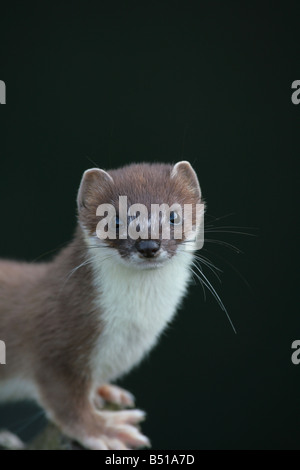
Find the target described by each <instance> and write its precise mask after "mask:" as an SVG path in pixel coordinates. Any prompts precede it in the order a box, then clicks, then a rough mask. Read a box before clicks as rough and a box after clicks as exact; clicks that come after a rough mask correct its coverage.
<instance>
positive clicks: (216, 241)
mask: <svg viewBox="0 0 300 470" xmlns="http://www.w3.org/2000/svg"><path fill="white" fill-rule="evenodd" d="M205 242H206V243H215V244H216V245H222V246H225V247H227V248H230V249H231V250H233V251H235V252H236V253H237V254H243V252H242V251H241V250H240V249H239V248H238V247H236V246H235V245H232V244H231V243H228V242H224V241H223V240H213V239H212V238H206V240H205Z"/></svg>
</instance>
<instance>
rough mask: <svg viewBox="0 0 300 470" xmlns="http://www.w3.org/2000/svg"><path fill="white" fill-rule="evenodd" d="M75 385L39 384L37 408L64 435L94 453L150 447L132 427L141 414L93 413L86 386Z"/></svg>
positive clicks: (44, 382) (143, 415) (142, 413)
mask: <svg viewBox="0 0 300 470" xmlns="http://www.w3.org/2000/svg"><path fill="white" fill-rule="evenodd" d="M60 379H61V378H60ZM75 382H76V383H72V384H71V383H70V382H62V380H60V381H59V380H54V381H53V382H48V383H46V381H45V380H44V381H43V383H41V384H40V391H41V395H40V396H41V405H42V406H43V408H44V409H45V410H46V411H47V414H48V417H49V418H50V420H51V421H53V422H55V423H56V424H57V426H58V427H59V428H60V429H61V431H62V432H63V433H64V434H66V435H67V436H68V437H70V438H71V439H75V440H76V441H78V442H79V443H80V444H82V445H83V446H84V447H86V448H88V449H94V450H107V449H109V450H122V449H135V448H140V447H148V446H150V443H149V440H148V438H147V437H146V436H144V435H143V434H142V433H141V432H140V430H139V429H138V428H137V426H136V425H137V424H139V423H140V422H141V421H143V420H144V419H145V413H144V412H143V411H141V410H137V409H134V410H120V411H108V410H97V409H96V407H95V406H94V404H93V403H92V401H91V393H90V387H89V386H88V384H86V385H84V384H83V383H82V382H81V383H80V382H78V383H77V381H75ZM54 384H55V386H54ZM108 387H110V386H108ZM110 396H112V395H111V394H110ZM122 399H123V400H124V398H122ZM127 401H128V398H127Z"/></svg>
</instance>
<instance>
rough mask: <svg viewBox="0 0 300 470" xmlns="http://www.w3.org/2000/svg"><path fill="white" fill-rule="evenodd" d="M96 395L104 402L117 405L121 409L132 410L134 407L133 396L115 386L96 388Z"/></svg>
mask: <svg viewBox="0 0 300 470" xmlns="http://www.w3.org/2000/svg"><path fill="white" fill-rule="evenodd" d="M97 392H98V395H99V396H100V398H102V399H103V400H104V401H106V402H108V403H113V404H115V405H119V406H120V407H122V408H127V407H128V408H132V407H133V406H134V402H135V399H134V396H133V395H132V394H131V393H130V392H127V390H124V389H123V388H121V387H117V386H116V385H110V384H105V385H102V386H101V387H99V388H98V390H97Z"/></svg>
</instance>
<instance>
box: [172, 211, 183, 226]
mask: <svg viewBox="0 0 300 470" xmlns="http://www.w3.org/2000/svg"><path fill="white" fill-rule="evenodd" d="M170 224H172V225H179V224H181V217H180V215H179V214H178V212H175V211H171V212H170Z"/></svg>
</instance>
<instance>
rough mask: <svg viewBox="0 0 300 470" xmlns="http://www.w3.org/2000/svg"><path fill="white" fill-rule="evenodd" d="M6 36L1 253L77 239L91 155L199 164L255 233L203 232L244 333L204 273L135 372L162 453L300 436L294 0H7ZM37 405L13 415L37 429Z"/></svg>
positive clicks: (0, 75)
mask: <svg viewBox="0 0 300 470" xmlns="http://www.w3.org/2000/svg"><path fill="white" fill-rule="evenodd" d="M0 38H1V55H0V79H2V80H4V81H5V82H6V85H7V105H6V106H1V115H0V119H1V121H0V125H1V127H0V155H1V157H0V201H1V219H0V224H1V235H0V240H1V242H0V256H2V257H10V258H18V259H26V260H34V259H35V258H37V257H38V256H40V255H41V254H43V253H45V252H47V251H49V250H52V249H54V248H56V247H57V246H58V245H60V244H62V243H64V242H66V241H67V240H68V239H70V238H71V236H72V231H73V229H74V226H75V198H76V191H77V187H78V185H79V181H80V178H81V174H82V172H83V171H84V170H85V169H86V168H88V167H91V166H94V164H93V163H91V161H89V159H91V160H93V161H95V162H96V163H97V164H98V165H99V166H100V167H103V168H105V169H109V168H115V167H118V166H120V165H122V164H125V163H130V162H140V161H162V162H176V161H178V160H180V159H187V160H189V161H190V162H191V163H192V164H193V165H194V167H195V169H196V170H197V173H198V175H199V179H200V183H201V186H202V190H203V193H204V196H205V198H206V200H207V204H208V214H210V215H213V216H216V217H221V216H225V215H227V214H231V213H233V215H231V216H230V217H228V218H224V220H223V219H222V220H220V221H219V222H217V223H216V225H218V226H222V225H225V226H228V225H233V226H236V225H237V226H247V227H256V228H258V236H257V237H255V238H251V237H246V236H241V235H240V236H238V235H233V234H232V235H226V234H221V233H220V234H218V235H215V234H210V235H209V237H210V238H211V239H219V240H223V241H227V242H229V243H233V244H235V245H238V246H239V247H240V248H241V249H242V251H243V252H244V254H243V255H242V254H240V255H237V254H235V253H234V252H232V251H231V250H227V249H225V248H224V247H221V246H219V245H217V244H215V243H213V242H209V241H208V240H207V243H206V245H205V248H206V249H208V250H210V254H209V256H211V258H212V260H213V261H214V262H215V263H216V265H217V266H219V267H220V268H222V269H223V270H224V274H223V275H222V285H219V286H218V282H217V280H216V279H214V281H213V282H214V285H215V287H218V292H219V294H220V296H221V297H222V299H223V301H224V303H225V305H226V306H227V308H228V310H229V312H230V315H231V317H232V320H233V322H234V324H235V326H236V328H237V330H238V335H237V336H235V335H234V334H233V331H232V330H231V328H230V325H229V323H228V321H227V319H226V316H225V314H224V313H223V312H222V311H221V310H220V309H219V307H218V305H217V303H216V302H215V301H214V300H213V299H212V297H211V296H210V294H208V296H207V301H206V302H204V299H203V293H202V289H201V287H200V286H199V284H195V285H194V286H192V287H191V289H190V292H189V295H188V297H187V299H186V300H185V302H184V305H183V307H182V309H181V310H180V312H179V314H178V315H177V318H176V320H175V322H174V323H173V325H172V326H171V328H169V330H168V332H167V333H166V334H165V335H163V338H162V341H161V342H160V344H159V346H158V347H157V348H156V349H155V350H154V351H153V352H152V354H151V355H150V357H149V358H148V359H146V360H145V361H144V363H143V364H142V366H141V367H139V368H138V369H137V370H135V371H134V372H132V373H131V374H130V375H129V376H128V377H127V378H126V380H124V384H125V385H126V387H128V388H129V389H130V390H131V391H132V392H133V393H134V394H135V395H136V396H137V404H138V406H139V407H141V408H143V409H145V410H146V411H147V413H148V419H147V421H146V422H145V424H144V425H143V429H144V431H145V433H146V434H147V435H149V436H150V438H151V440H152V443H153V447H154V448H155V449H299V448H300V444H299V442H300V439H299V437H300V432H299V400H300V398H299V397H300V390H299V386H300V380H299V377H300V365H299V366H298V367H297V366H294V365H292V363H291V353H292V350H291V344H292V342H293V341H294V340H296V339H300V328H299V327H300V320H299V317H300V314H299V306H298V292H299V288H298V264H299V249H298V242H299V232H298V227H299V223H298V217H299V204H298V202H299V172H298V168H299V165H298V160H299V123H300V106H298V107H297V106H294V105H293V104H292V102H291V93H292V92H291V84H292V82H293V81H294V80H297V79H300V61H299V59H300V41H299V8H298V11H297V2H290V3H287V2H277V3H276V2H269V1H265V2H238V1H231V2H223V1H209V2H208V1H207V2H201V1H199V2H171V1H169V2H165V1H152V2H147V3H146V2H140V1H139V2H138V1H135V2H133V1H126V2H122V3H121V2H120V3H116V2H113V1H112V2H88V3H82V4H75V3H73V2H64V3H63V4H62V3H53V2H36V3H35V4H29V3H28V2H18V3H17V2H6V4H5V6H4V5H3V4H2V5H1V15H0ZM209 220H210V219H209ZM219 256H221V257H222V259H220V258H218V257H219ZM223 258H225V259H226V260H227V261H228V262H229V263H230V264H232V265H233V267H234V268H235V269H236V270H238V271H239V272H240V273H241V274H242V276H244V277H245V278H246V279H247V281H248V282H249V284H250V285H251V289H248V288H247V287H246V285H245V283H243V281H242V280H241V278H240V277H239V275H238V274H237V273H236V271H235V270H233V269H232V268H231V267H230V266H229V265H228V264H226V262H225V261H223ZM205 272H207V271H206V270H205ZM207 274H209V273H208V272H207ZM210 279H211V280H213V277H210ZM33 334H35V332H33ZM0 337H1V332H0ZM3 339H4V338H3ZM54 347H55V346H54ZM8 359H9V351H8ZM25 411H26V413H25ZM24 413H25V414H24ZM34 413H35V411H34V410H31V409H30V410H24V409H20V408H17V407H16V406H11V407H10V408H9V409H4V410H2V409H1V415H0V427H2V426H7V425H8V423H10V427H11V429H12V430H18V431H20V433H21V436H22V437H23V438H24V437H27V438H28V437H29V436H30V435H32V433H33V432H34V430H35V425H36V424H39V423H40V422H41V419H40V418H38V419H37V421H36V422H35V423H34V422H33V423H30V421H31V420H32V417H34Z"/></svg>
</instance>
